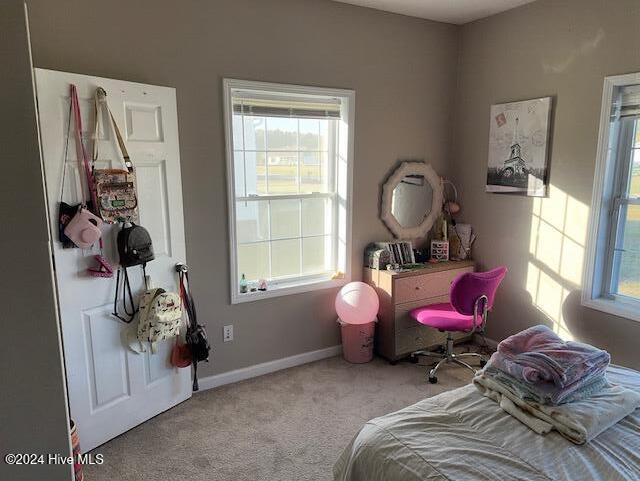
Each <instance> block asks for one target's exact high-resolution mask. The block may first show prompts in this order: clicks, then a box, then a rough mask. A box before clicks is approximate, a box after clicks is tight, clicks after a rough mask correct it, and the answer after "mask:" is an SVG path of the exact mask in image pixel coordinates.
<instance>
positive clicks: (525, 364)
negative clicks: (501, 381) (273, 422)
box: [492, 325, 611, 388]
mask: <svg viewBox="0 0 640 481" xmlns="http://www.w3.org/2000/svg"><path fill="white" fill-rule="evenodd" d="M610 360H611V357H610V356H609V353H608V352H606V351H603V350H601V349H598V348H595V347H593V346H590V345H589V344H583V343H581V342H574V341H563V340H562V339H560V338H559V337H558V336H557V335H556V334H555V333H554V332H553V331H552V330H551V329H549V328H548V327H546V326H543V325H539V326H534V327H531V328H529V329H525V330H524V331H522V332H519V333H518V334H514V335H513V336H510V337H508V338H507V339H505V340H504V341H502V342H500V343H499V344H498V351H497V352H496V354H495V355H494V356H493V357H492V365H493V367H495V368H497V369H500V370H501V371H504V372H505V373H507V374H509V375H511V376H513V377H514V378H516V379H519V380H521V381H524V382H527V383H540V382H546V383H553V384H554V385H555V386H557V387H559V388H565V387H567V386H570V385H573V384H574V383H576V382H583V383H588V382H589V381H591V379H592V377H595V376H598V375H600V374H602V373H604V371H605V369H606V368H607V366H608V365H609V361H610Z"/></svg>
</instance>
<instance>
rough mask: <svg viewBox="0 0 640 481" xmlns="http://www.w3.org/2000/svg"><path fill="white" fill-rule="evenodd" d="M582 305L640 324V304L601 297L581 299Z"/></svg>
mask: <svg viewBox="0 0 640 481" xmlns="http://www.w3.org/2000/svg"><path fill="white" fill-rule="evenodd" d="M582 305H583V306H585V307H589V308H591V309H596V310H598V311H601V312H606V313H607V314H613V315H614V316H619V317H624V318H626V319H630V320H632V321H636V322H640V302H638V301H623V300H613V299H605V298H602V297H599V298H596V299H593V298H583V299H582Z"/></svg>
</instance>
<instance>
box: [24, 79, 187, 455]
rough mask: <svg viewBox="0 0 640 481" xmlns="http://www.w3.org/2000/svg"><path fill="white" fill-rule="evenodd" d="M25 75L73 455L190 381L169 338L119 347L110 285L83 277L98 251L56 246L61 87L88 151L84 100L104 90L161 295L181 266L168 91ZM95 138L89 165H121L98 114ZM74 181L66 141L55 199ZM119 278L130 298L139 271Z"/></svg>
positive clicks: (175, 399) (70, 190)
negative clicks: (144, 346) (74, 438)
mask: <svg viewBox="0 0 640 481" xmlns="http://www.w3.org/2000/svg"><path fill="white" fill-rule="evenodd" d="M35 76H36V88H37V97H38V115H39V119H40V128H41V140H42V151H43V158H44V166H45V181H46V185H47V197H48V204H49V211H50V218H51V226H50V227H51V233H52V238H53V253H54V258H55V274H56V280H57V285H58V295H59V308H60V319H61V326H62V336H63V340H64V343H63V344H64V351H65V367H66V371H67V380H68V391H69V404H70V409H71V417H72V418H73V419H74V420H75V421H76V424H77V426H78V431H79V434H80V439H81V440H82V446H83V449H84V450H90V449H93V448H94V447H96V446H98V445H99V444H102V443H104V442H105V441H107V440H109V439H111V438H113V437H115V436H117V435H118V434H121V433H122V432H124V431H126V430H128V429H130V428H132V427H133V426H135V425H137V424H139V423H141V422H143V421H145V420H147V419H149V418H150V417H153V416H155V415H156V414H158V413H160V412H162V411H164V410H166V409H168V408H170V407H171V406H174V405H175V404H177V403H179V402H181V401H184V400H185V399H187V398H188V397H190V396H191V382H190V370H189V369H177V368H174V367H173V366H171V363H170V354H171V348H172V346H173V340H169V341H165V342H161V343H159V345H158V352H157V353H155V354H151V353H150V352H145V353H142V354H138V353H135V352H134V351H132V350H131V349H129V348H128V347H127V344H126V342H125V339H126V330H127V329H128V328H129V327H130V326H129V325H127V324H125V323H123V322H120V321H119V320H117V319H116V318H115V317H114V316H112V315H111V312H112V310H113V297H114V291H115V279H103V278H93V277H90V276H88V275H87V273H86V270H87V268H88V267H90V266H92V265H94V262H95V261H94V259H93V255H94V254H98V253H100V251H99V248H98V247H97V246H94V247H93V248H92V249H62V246H61V244H60V243H59V242H58V232H57V229H58V226H57V222H58V221H57V215H58V214H57V211H58V203H59V201H60V196H61V191H62V179H63V176H62V173H63V167H64V158H65V153H64V152H65V142H66V137H67V126H68V120H69V84H70V83H73V84H75V85H76V87H77V89H78V96H79V98H80V109H81V113H82V121H83V138H84V143H85V146H86V148H87V151H88V152H89V153H91V152H92V149H93V145H92V142H93V131H94V127H93V126H94V115H95V114H94V107H93V95H94V92H95V89H96V88H97V87H98V86H101V87H103V88H104V89H105V90H106V91H107V100H108V102H109V106H110V107H111V110H112V112H113V115H114V116H115V118H116V122H117V123H118V126H119V127H120V129H121V132H122V133H123V136H124V138H125V142H126V145H127V149H128V150H129V154H130V156H131V159H132V161H133V163H134V166H135V169H136V176H137V182H138V197H139V199H138V202H139V211H140V223H141V225H143V226H144V227H146V228H147V229H148V230H149V232H150V234H151V237H152V239H153V244H154V250H155V254H156V259H155V260H154V261H152V262H150V263H149V264H148V266H147V274H148V275H149V276H150V279H151V285H153V286H157V287H163V288H165V289H167V290H177V285H176V284H177V279H176V273H175V271H174V266H175V264H176V263H177V262H184V260H185V242H184V221H183V212H182V190H181V179H180V156H179V147H178V124H177V112H176V100H175V90H174V89H171V88H167V87H158V86H152V85H142V84H136V83H132V82H124V81H120V80H112V79H104V78H97V77H90V76H86V75H77V74H69V73H64V72H56V71H51V70H42V69H36V71H35ZM72 122H73V120H72ZM72 126H73V124H72ZM97 142H98V143H99V144H98V146H99V156H98V162H96V168H109V167H110V168H119V167H121V166H122V160H121V155H120V152H119V150H118V148H117V142H116V139H115V135H114V133H113V132H112V130H111V127H110V124H109V123H108V118H106V116H105V117H104V118H103V119H102V120H101V129H100V130H99V132H98V136H97ZM84 175H85V174H84V167H83V165H82V163H81V162H78V159H77V158H76V149H75V140H74V138H73V136H72V137H71V138H70V139H69V145H68V150H67V162H66V175H65V182H64V196H63V200H64V201H65V202H68V203H72V204H75V203H78V202H81V201H82V195H83V191H84V192H86V187H85V179H84ZM85 195H86V194H85ZM118 230H119V227H117V226H105V227H104V229H103V236H102V238H103V243H104V249H103V252H102V254H103V255H104V256H105V257H107V259H109V261H110V262H111V263H112V264H113V265H114V266H115V265H116V264H117V260H118V254H117V248H116V236H117V233H118ZM129 276H130V279H131V286H132V289H133V291H134V297H136V296H137V294H139V293H140V292H142V290H143V288H144V279H143V275H142V270H141V269H140V268H137V267H134V268H130V269H129ZM120 297H121V296H120Z"/></svg>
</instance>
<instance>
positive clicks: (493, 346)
mask: <svg viewBox="0 0 640 481" xmlns="http://www.w3.org/2000/svg"><path fill="white" fill-rule="evenodd" d="M482 338H483V337H482V336H481V335H480V334H474V335H473V342H475V343H476V344H478V345H482ZM484 340H485V341H486V343H487V346H489V347H490V348H491V349H492V350H494V351H496V350H497V349H498V341H494V340H493V339H491V338H489V337H487V336H484Z"/></svg>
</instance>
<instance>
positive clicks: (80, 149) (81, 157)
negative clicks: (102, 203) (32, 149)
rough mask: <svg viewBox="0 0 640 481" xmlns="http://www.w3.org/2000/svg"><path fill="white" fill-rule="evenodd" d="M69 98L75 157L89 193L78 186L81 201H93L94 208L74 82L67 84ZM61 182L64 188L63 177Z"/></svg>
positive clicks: (94, 205) (89, 171)
mask: <svg viewBox="0 0 640 481" xmlns="http://www.w3.org/2000/svg"><path fill="white" fill-rule="evenodd" d="M69 98H70V111H69V122H71V113H73V124H74V129H73V133H74V137H75V140H76V158H77V159H78V161H82V165H83V167H84V172H85V175H86V178H87V191H88V193H89V195H88V196H87V197H85V196H84V188H83V187H82V186H81V187H80V192H81V197H82V203H83V204H85V203H87V202H89V201H91V202H93V207H94V208H95V207H96V205H97V204H96V198H95V188H94V183H93V175H92V173H91V167H90V165H89V156H88V154H87V150H86V148H85V146H84V142H83V141H82V115H81V114H80V102H79V101H78V90H77V88H76V86H75V85H74V84H70V86H69ZM69 136H70V134H69V135H68V136H67V143H68V137H69ZM66 152H67V150H66V149H65V166H66V162H67V159H66V155H67V154H66ZM65 171H66V169H65ZM65 171H63V176H64V174H65V173H66V172H65ZM62 182H63V183H62V188H63V189H64V177H63V181H62ZM61 195H62V194H61Z"/></svg>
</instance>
